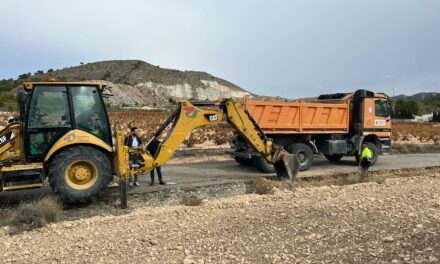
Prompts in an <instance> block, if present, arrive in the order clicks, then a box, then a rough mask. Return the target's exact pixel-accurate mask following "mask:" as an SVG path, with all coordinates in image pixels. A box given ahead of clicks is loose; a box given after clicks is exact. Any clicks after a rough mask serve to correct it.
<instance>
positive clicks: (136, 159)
mask: <svg viewBox="0 0 440 264" xmlns="http://www.w3.org/2000/svg"><path fill="white" fill-rule="evenodd" d="M140 162H141V159H140V157H139V156H137V155H132V156H130V167H131V168H130V169H132V168H133V166H136V165H139V164H140ZM137 181H138V175H134V177H130V182H132V183H135V182H137Z"/></svg>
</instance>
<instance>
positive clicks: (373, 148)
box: [354, 142, 379, 165]
mask: <svg viewBox="0 0 440 264" xmlns="http://www.w3.org/2000/svg"><path fill="white" fill-rule="evenodd" d="M364 143H365V144H367V146H368V148H369V149H370V150H371V154H372V155H373V157H372V158H371V165H374V163H376V161H377V159H378V158H379V150H378V148H377V146H376V145H374V144H373V143H371V142H364ZM354 157H355V158H356V164H359V161H360V158H359V155H358V154H357V152H356V154H355V155H354Z"/></svg>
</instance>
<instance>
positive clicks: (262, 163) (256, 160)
mask: <svg viewBox="0 0 440 264" xmlns="http://www.w3.org/2000/svg"><path fill="white" fill-rule="evenodd" d="M252 163H253V164H254V166H255V168H257V169H258V170H260V171H262V172H264V173H274V172H275V168H274V167H273V165H272V164H270V163H269V162H267V160H266V159H265V158H263V157H252Z"/></svg>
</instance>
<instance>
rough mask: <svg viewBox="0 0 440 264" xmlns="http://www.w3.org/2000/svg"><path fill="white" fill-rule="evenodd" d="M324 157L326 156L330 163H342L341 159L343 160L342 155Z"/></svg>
mask: <svg viewBox="0 0 440 264" xmlns="http://www.w3.org/2000/svg"><path fill="white" fill-rule="evenodd" d="M324 156H325V158H326V159H327V160H328V161H334V162H336V161H340V160H341V159H342V156H343V155H342V154H331V155H330V154H324Z"/></svg>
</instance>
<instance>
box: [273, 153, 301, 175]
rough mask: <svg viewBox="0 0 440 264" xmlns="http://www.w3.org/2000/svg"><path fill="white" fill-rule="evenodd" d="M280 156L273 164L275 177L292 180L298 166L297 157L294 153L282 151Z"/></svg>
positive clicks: (296, 173) (297, 170)
mask: <svg viewBox="0 0 440 264" xmlns="http://www.w3.org/2000/svg"><path fill="white" fill-rule="evenodd" d="M281 156H282V157H281V159H278V160H277V161H275V163H274V164H273V166H274V167H275V172H276V174H277V177H278V178H280V179H283V180H284V179H287V180H290V181H292V182H294V181H295V179H296V176H297V175H298V172H299V167H300V165H299V161H298V158H297V157H296V155H295V154H290V153H289V154H287V153H283V154H281Z"/></svg>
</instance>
